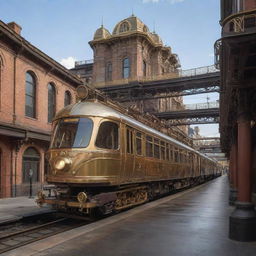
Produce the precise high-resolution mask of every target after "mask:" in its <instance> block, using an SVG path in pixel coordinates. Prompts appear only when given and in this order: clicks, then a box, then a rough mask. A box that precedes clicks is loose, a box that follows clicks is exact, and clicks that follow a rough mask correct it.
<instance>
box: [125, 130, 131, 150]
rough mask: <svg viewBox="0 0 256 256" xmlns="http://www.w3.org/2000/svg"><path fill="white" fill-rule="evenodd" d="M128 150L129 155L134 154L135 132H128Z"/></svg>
mask: <svg viewBox="0 0 256 256" xmlns="http://www.w3.org/2000/svg"><path fill="white" fill-rule="evenodd" d="M126 150H127V153H129V154H133V131H132V130H131V129H127V130H126Z"/></svg>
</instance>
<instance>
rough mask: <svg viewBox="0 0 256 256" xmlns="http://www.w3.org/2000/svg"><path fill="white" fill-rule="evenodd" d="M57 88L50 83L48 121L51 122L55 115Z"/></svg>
mask: <svg viewBox="0 0 256 256" xmlns="http://www.w3.org/2000/svg"><path fill="white" fill-rule="evenodd" d="M55 104H56V99H55V89H54V86H53V85H52V84H48V122H51V121H52V119H53V117H54V115H55Z"/></svg>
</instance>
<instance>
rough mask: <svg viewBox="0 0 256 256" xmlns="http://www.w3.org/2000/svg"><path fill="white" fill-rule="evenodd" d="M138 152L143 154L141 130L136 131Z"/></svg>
mask: <svg viewBox="0 0 256 256" xmlns="http://www.w3.org/2000/svg"><path fill="white" fill-rule="evenodd" d="M136 154H137V155H139V156H141V155H142V135H141V133H140V132H136Z"/></svg>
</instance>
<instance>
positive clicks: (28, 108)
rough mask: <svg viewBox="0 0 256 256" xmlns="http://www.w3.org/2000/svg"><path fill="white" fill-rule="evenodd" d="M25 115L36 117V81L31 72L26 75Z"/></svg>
mask: <svg viewBox="0 0 256 256" xmlns="http://www.w3.org/2000/svg"><path fill="white" fill-rule="evenodd" d="M25 97H26V99H25V115H26V116H28V117H32V118H35V117H36V80H35V76H34V75H33V74H32V73H31V72H27V73H26V92H25Z"/></svg>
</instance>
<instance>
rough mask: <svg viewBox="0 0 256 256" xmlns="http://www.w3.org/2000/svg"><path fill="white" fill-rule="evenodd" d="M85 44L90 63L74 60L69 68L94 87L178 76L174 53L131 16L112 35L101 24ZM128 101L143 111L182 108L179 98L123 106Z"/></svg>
mask: <svg viewBox="0 0 256 256" xmlns="http://www.w3.org/2000/svg"><path fill="white" fill-rule="evenodd" d="M89 44H90V46H91V48H92V49H93V54H94V59H93V62H92V61H90V62H89V63H86V61H84V62H83V61H82V62H76V63H75V68H73V69H71V70H70V71H71V72H73V73H75V74H77V75H79V76H80V77H81V78H82V79H84V80H85V81H87V82H89V83H90V82H91V83H92V86H94V87H96V88H101V87H106V86H114V85H115V84H126V83H132V82H133V81H134V82H135V81H136V82H137V81H142V80H150V79H161V78H167V77H177V76H178V68H179V67H180V64H179V60H178V56H177V55H176V54H174V53H172V51H171V47H167V46H165V45H164V44H163V42H162V40H161V38H160V37H159V36H158V35H157V34H156V33H155V32H150V31H149V29H148V27H147V25H145V24H144V23H143V22H142V21H141V20H140V19H139V18H137V17H136V16H134V15H132V16H130V17H128V18H126V19H124V20H122V21H120V22H118V23H117V25H116V26H115V27H114V30H113V32H112V34H111V33H110V32H109V31H108V30H107V29H106V28H105V27H104V26H103V25H102V26H101V27H100V28H98V29H97V30H96V32H95V34H94V37H93V40H92V41H90V42H89ZM131 104H133V105H134V104H135V105H136V106H137V107H138V108H139V109H140V110H141V111H144V112H147V111H148V112H161V111H169V110H176V109H182V108H183V99H182V97H173V98H162V99H154V100H143V101H138V102H132V103H130V104H126V105H131ZM184 129H185V130H186V128H184Z"/></svg>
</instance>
